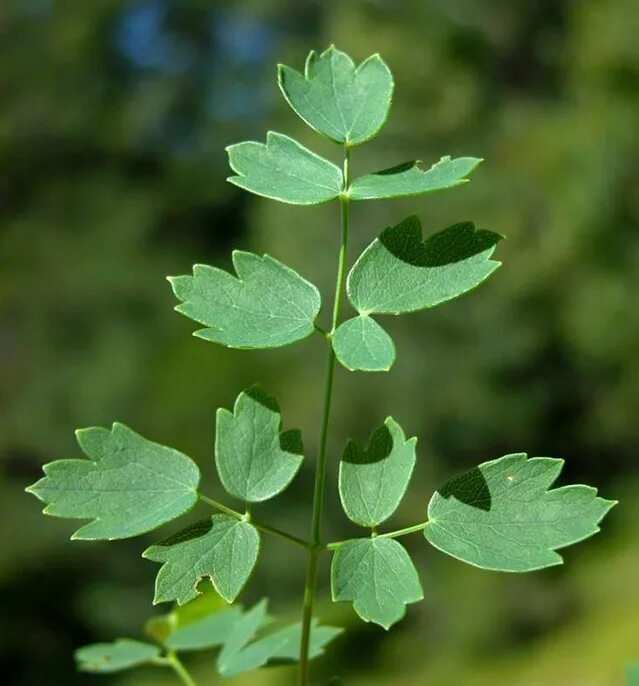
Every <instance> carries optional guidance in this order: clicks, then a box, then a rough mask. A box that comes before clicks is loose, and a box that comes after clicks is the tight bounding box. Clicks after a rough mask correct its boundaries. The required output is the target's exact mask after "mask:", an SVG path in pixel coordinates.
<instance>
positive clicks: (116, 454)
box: [27, 423, 200, 540]
mask: <svg viewBox="0 0 639 686" xmlns="http://www.w3.org/2000/svg"><path fill="white" fill-rule="evenodd" d="M76 436H77V439H78V443H79V445H80V447H81V448H82V450H83V452H84V453H85V454H86V455H87V457H89V458H90V460H58V461H56V462H51V463H50V464H47V465H45V467H44V472H45V474H46V476H45V477H44V478H42V479H40V481H38V482H37V483H35V484H33V486H30V487H29V488H28V489H27V491H29V493H33V494H34V495H35V496H37V497H38V498H39V499H40V500H42V501H43V502H45V503H47V506H46V508H45V509H44V512H45V514H49V515H53V516H54V517H67V518H69V519H92V520H93V521H92V522H91V523H89V524H86V525H85V526H83V527H81V528H80V529H78V530H77V531H76V532H75V533H74V534H73V538H74V539H83V540H95V539H102V540H111V539H117V538H129V537H131V536H137V535H138V534H142V533H144V532H146V531H151V530H152V529H156V528H157V527H159V526H161V525H162V524H165V523H166V522H170V521H171V520H172V519H175V518H176V517H178V516H180V515H181V514H184V513H185V512H187V511H188V510H190V509H191V507H193V505H195V503H196V502H197V498H198V495H197V487H198V483H199V480H200V472H199V470H198V468H197V465H196V464H195V463H194V462H193V461H192V460H191V459H190V458H188V457H187V456H186V455H183V454H182V453H180V452H178V451H177V450H173V449H172V448H167V447H165V446H162V445H159V444H157V443H152V442H151V441H149V440H147V439H146V438H143V437H142V436H140V435H139V434H137V433H135V431H132V430H131V429H129V428H128V427H127V426H125V425H124V424H118V423H116V424H114V425H113V427H112V429H111V430H110V431H109V430H108V429H103V428H100V427H92V428H89V429H80V430H79V431H77V432H76Z"/></svg>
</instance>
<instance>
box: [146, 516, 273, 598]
mask: <svg viewBox="0 0 639 686" xmlns="http://www.w3.org/2000/svg"><path fill="white" fill-rule="evenodd" d="M259 549H260V537H259V534H258V532H257V529H256V528H255V527H254V526H253V525H252V524H249V523H248V522H244V521H240V520H238V519H235V518H234V517H230V516H229V515H226V514H219V515H213V516H212V517H209V518H207V519H205V520H202V521H201V522H198V523H196V524H194V525H192V526H190V527H188V528H187V529H184V530H183V531H181V532H179V533H177V534H175V535H174V536H171V537H170V538H167V539H166V540H164V541H162V542H160V543H157V544H156V545H153V546H151V547H150V548H147V550H145V551H144V553H143V556H144V557H145V558H147V559H149V560H153V561H154V562H161V563H162V567H161V568H160V571H159V572H158V576H157V579H156V583H155V598H154V600H153V602H154V603H162V602H168V601H176V602H177V603H178V604H179V605H184V604H185V603H188V602H189V601H190V600H193V598H195V597H196V596H197V595H198V590H197V586H198V583H199V582H200V581H201V580H202V579H203V578H204V577H208V578H210V580H211V582H212V584H213V586H214V588H215V590H216V591H217V592H218V593H219V594H220V595H221V596H222V598H224V600H226V601H227V602H229V603H230V602H233V600H235V598H236V597H237V596H238V594H239V593H240V591H241V590H242V588H243V587H244V584H245V583H246V582H247V581H248V578H249V576H250V575H251V572H252V571H253V568H254V567H255V563H256V561H257V556H258V553H259Z"/></svg>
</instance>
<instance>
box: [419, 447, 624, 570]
mask: <svg viewBox="0 0 639 686" xmlns="http://www.w3.org/2000/svg"><path fill="white" fill-rule="evenodd" d="M562 466H563V460H557V459H553V458H549V457H535V458H530V459H527V457H526V455H525V454H524V453H520V454H514V455H505V456H504V457H501V458H499V459H497V460H492V461H490V462H485V463H483V464H481V465H479V467H476V468H475V469H471V470H470V471H468V472H466V473H464V474H462V475H461V476H458V477H456V478H454V479H452V480H451V481H449V482H448V483H447V484H446V485H445V486H444V487H442V488H440V489H439V490H438V491H437V492H436V493H435V494H434V495H433V497H432V499H431V501H430V504H429V506H428V524H427V526H426V528H425V530H424V535H425V537H426V539H427V540H428V541H429V542H430V543H432V544H433V545H434V546H435V547H436V548H439V549H440V550H442V551H443V552H445V553H448V554H449V555H452V556H453V557H456V558H458V559H460V560H463V561H464V562H468V563H469V564H472V565H475V566H477V567H482V568H484V569H493V570H498V571H505V572H529V571H533V570H535V569H542V568H544V567H550V566H553V565H557V564H561V563H562V562H563V560H562V557H561V555H559V554H558V553H557V552H556V550H558V549H560V548H564V547H566V546H568V545H571V544H572V543H577V542H578V541H581V540H583V539H585V538H588V537H589V536H591V535H593V534H595V533H597V532H598V531H599V526H598V525H599V523H600V522H601V520H602V519H603V517H604V516H605V514H606V513H607V512H608V510H610V508H611V507H612V506H613V505H614V504H615V503H614V502H612V501H610V500H604V499H603V498H599V497H597V491H596V490H595V489H594V488H591V487H589V486H581V485H574V486H563V487H561V488H556V489H553V490H548V489H549V488H550V486H551V485H552V484H553V482H554V481H555V480H556V479H557V477H558V476H559V473H560V471H561V468H562Z"/></svg>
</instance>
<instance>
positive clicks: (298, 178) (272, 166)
mask: <svg viewBox="0 0 639 686" xmlns="http://www.w3.org/2000/svg"><path fill="white" fill-rule="evenodd" d="M226 150H227V152H228V155H229V164H230V165H231V169H233V171H234V172H235V173H236V174H237V176H231V177H229V179H228V180H229V181H230V182H231V183H233V184H235V185H236V186H239V187H240V188H244V190H247V191H250V192H251V193H255V194H256V195H262V196H264V197H265V198H272V199H274V200H281V201H282V202H287V203H291V204H293V205H316V204H318V203H322V202H327V201H328V200H333V199H334V198H336V197H337V196H338V195H339V194H340V193H341V192H342V189H343V184H344V178H343V176H342V170H341V169H340V168H339V167H338V166H336V165H334V164H333V163H332V162H329V161H328V160H325V159H324V158H323V157H320V156H319V155H316V154H315V153H314V152H311V151H310V150H309V149H308V148H305V147H304V146H303V145H300V144H299V143H298V142H297V141H294V140H293V139H292V138H289V137H288V136H284V135H282V134H281V133H274V132H273V131H269V132H268V134H267V136H266V144H264V143H257V142H256V141H247V142H245V143H237V144H236V145H230V146H229V147H228V148H227V149H226Z"/></svg>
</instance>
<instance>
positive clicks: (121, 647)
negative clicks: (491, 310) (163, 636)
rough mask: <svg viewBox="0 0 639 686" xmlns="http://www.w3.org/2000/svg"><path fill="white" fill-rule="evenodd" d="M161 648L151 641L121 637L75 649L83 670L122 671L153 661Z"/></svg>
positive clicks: (77, 661)
mask: <svg viewBox="0 0 639 686" xmlns="http://www.w3.org/2000/svg"><path fill="white" fill-rule="evenodd" d="M158 657H160V649H159V648H158V647H157V646H154V645H151V644H150V643H141V642H140V641H134V640H132V639H130V638H120V639H118V640H117V641H114V642H113V643H95V644H93V645H89V646H84V647H83V648H79V649H78V650H76V651H75V660H76V664H77V667H78V669H79V670H81V671H83V672H103V673H106V672H121V671H122V670H124V669H130V668H131V667H138V666H140V665H144V664H148V663H150V662H153V661H154V660H155V659H157V658H158Z"/></svg>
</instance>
